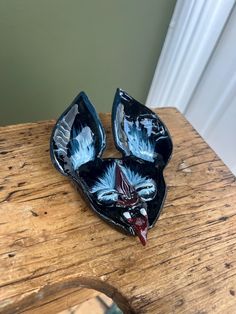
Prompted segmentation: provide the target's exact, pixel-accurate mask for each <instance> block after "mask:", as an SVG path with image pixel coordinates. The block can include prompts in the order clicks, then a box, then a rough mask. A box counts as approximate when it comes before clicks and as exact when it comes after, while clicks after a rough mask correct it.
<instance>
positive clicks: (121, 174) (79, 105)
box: [50, 89, 172, 245]
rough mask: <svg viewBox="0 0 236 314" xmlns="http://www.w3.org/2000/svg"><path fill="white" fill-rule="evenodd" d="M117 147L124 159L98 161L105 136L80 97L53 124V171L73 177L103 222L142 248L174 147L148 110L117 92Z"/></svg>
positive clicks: (114, 124)
mask: <svg viewBox="0 0 236 314" xmlns="http://www.w3.org/2000/svg"><path fill="white" fill-rule="evenodd" d="M112 127H113V134H114V140H115V143H116V147H117V148H118V149H119V150H120V151H121V152H122V155H123V158H121V159H114V158H104V159H102V158H101V155H102V152H103V150H104V148H105V132H104V129H103V127H102V125H101V121H100V120H99V117H98V115H97V114H96V112H95V109H94V107H93V106H92V104H91V103H90V101H89V99H88V98H87V96H86V95H85V93H83V92H82V93H80V94H79V95H78V96H77V97H76V98H75V100H74V101H73V103H72V104H71V105H70V106H69V108H68V109H67V110H66V111H65V112H64V113H63V114H62V116H61V117H60V118H59V120H58V121H57V123H56V125H55V127H54V130H53V132H52V137H51V143H50V153H51V159H52V162H53V164H54V165H55V167H56V168H57V170H59V171H60V172H61V173H62V174H64V175H68V176H70V177H71V179H72V180H73V182H74V183H75V184H76V186H77V187H78V188H79V189H80V190H82V191H83V193H84V195H85V196H86V198H87V200H88V201H89V203H90V205H91V207H92V208H93V210H94V211H95V212H96V213H97V214H98V215H99V216H100V217H102V218H103V219H104V220H106V221H107V222H109V223H111V224H112V225H114V226H115V227H117V228H118V229H120V230H122V231H125V232H128V233H129V234H131V235H135V234H136V235H138V236H139V238H140V241H141V242H142V244H144V245H145V244H146V237H147V230H148V228H151V227H153V225H154V224H155V222H156V220H157V218H158V217H159V215H160V211H161V208H162V206H163V202H164V199H165V194H166V185H165V181H164V178H163V170H164V167H165V166H166V164H167V162H168V160H169V158H170V156H171V153H172V141H171V138H170V135H169V132H168V130H167V128H166V127H165V125H164V124H163V122H162V121H161V120H160V119H159V118H158V116H157V115H156V114H155V113H153V112H152V111H151V110H150V109H148V108H147V107H145V106H143V105H142V104H140V103H139V102H137V101H136V100H135V99H133V98H132V97H130V96H129V95H128V94H127V93H125V92H124V91H122V90H120V89H118V90H117V92H116V95H115V99H114V103H113V110H112Z"/></svg>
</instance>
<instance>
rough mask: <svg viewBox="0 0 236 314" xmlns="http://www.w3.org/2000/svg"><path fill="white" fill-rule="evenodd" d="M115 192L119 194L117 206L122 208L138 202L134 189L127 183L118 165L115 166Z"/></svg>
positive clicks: (138, 198)
mask: <svg viewBox="0 0 236 314" xmlns="http://www.w3.org/2000/svg"><path fill="white" fill-rule="evenodd" d="M116 190H117V191H118V193H119V198H118V201H117V204H118V205H120V206H124V207H130V206H134V205H136V204H137V203H138V202H139V201H140V197H139V195H138V193H137V192H136V191H135V188H134V187H133V186H132V185H131V184H130V183H129V181H128V180H127V178H126V176H125V174H124V173H123V172H122V170H121V168H120V167H119V165H117V164H116Z"/></svg>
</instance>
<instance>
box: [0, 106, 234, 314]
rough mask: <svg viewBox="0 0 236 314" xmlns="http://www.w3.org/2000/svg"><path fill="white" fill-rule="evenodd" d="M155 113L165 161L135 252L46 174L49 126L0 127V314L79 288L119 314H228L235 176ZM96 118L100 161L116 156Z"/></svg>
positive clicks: (54, 175) (174, 122) (175, 116)
mask: <svg viewBox="0 0 236 314" xmlns="http://www.w3.org/2000/svg"><path fill="white" fill-rule="evenodd" d="M157 112H158V113H159V114H160V117H161V118H162V119H163V120H164V121H165V122H166V124H167V126H168V128H169V129H170V132H171V134H172V136H173V142H174V153H173V157H172V160H171V162H170V164H169V165H168V167H167V169H166V170H165V177H166V181H167V185H168V195H167V199H166V203H165V207H164V210H163V212H162V215H161V217H160V219H159V221H158V223H157V224H156V227H155V228H153V229H152V230H150V231H149V238H148V245H147V247H145V248H144V247H142V246H141V245H140V244H139V241H138V240H137V239H136V238H133V237H128V236H125V235H122V234H121V233H119V232H117V231H115V230H113V229H112V228H111V227H110V226H108V225H107V224H106V223H104V222H103V221H101V220H100V219H99V218H98V217H97V216H96V215H95V214H94V213H93V212H92V210H90V209H89V207H88V206H87V205H86V203H85V202H84V201H83V199H82V198H81V196H80V195H79V194H78V193H77V192H76V191H75V189H74V187H73V186H72V184H71V183H70V182H69V181H68V179H67V178H65V177H63V176H61V175H60V174H59V173H58V172H57V171H56V170H55V169H54V168H53V166H52V165H51V162H50V158H49V144H48V143H49V137H50V133H51V129H52V126H53V125H54V121H45V122H40V123H32V124H21V125H15V126H8V127H1V128H0V161H1V162H0V164H1V167H0V274H1V275H0V313H4V314H5V313H17V312H19V313H20V312H22V311H24V310H26V309H27V308H28V310H27V313H30V307H32V308H33V309H34V310H33V309H32V313H36V312H35V311H36V310H35V309H37V306H38V307H39V309H40V304H42V302H43V301H42V300H44V299H45V300H46V299H47V298H50V300H53V298H55V299H56V298H57V296H59V295H60V294H63V293H65V294H66V293H67V292H68V293H70V291H71V293H73V291H76V289H79V287H80V286H86V287H90V288H94V289H98V290H99V291H102V292H104V293H106V294H107V295H108V296H110V297H112V298H113V299H114V300H115V301H116V302H117V303H118V305H119V306H120V307H121V308H123V309H124V310H125V311H126V312H127V313H131V312H132V311H133V312H135V313H148V314H152V313H153V314H154V313H155V314H157V313H165V314H166V313H181V314H182V313H188V314H189V313H195V314H197V313H198V314H200V313H214V314H215V313H222V312H224V313H236V253H235V249H236V182H235V177H234V176H233V175H232V174H231V173H230V171H229V170H228V169H227V168H226V166H225V165H224V164H223V163H222V161H221V160H219V158H218V157H217V156H216V155H215V153H214V152H213V151H212V150H211V149H210V148H209V147H208V146H207V144H206V143H205V142H204V141H203V140H202V139H201V137H200V136H199V135H198V134H197V133H196V131H195V130H193V128H192V127H191V126H190V125H189V123H188V122H187V121H186V120H185V119H184V118H183V117H182V115H181V114H180V113H179V112H177V111H176V110H175V109H173V108H168V109H159V110H158V111H157ZM101 118H102V121H103V124H104V126H105V128H106V131H107V137H108V148H107V151H106V153H105V155H106V156H119V153H118V152H117V151H116V150H115V149H114V145H113V141H112V136H111V128H110V115H109V114H103V115H101ZM69 306H70V304H69ZM33 311H34V312H33ZM39 312H40V310H39Z"/></svg>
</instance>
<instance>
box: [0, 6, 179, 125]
mask: <svg viewBox="0 0 236 314" xmlns="http://www.w3.org/2000/svg"><path fill="white" fill-rule="evenodd" d="M174 5H175V0H146V1H145V0H116V1H115V0H97V1H95V0H93V1H92V0H0V42H1V45H0V95H1V102H0V109H1V111H0V124H1V125H4V124H10V123H19V122H27V121H36V120H42V119H50V118H55V117H57V116H58V115H59V114H60V113H61V112H62V111H63V110H64V108H65V106H66V105H67V104H69V103H70V101H71V100H72V99H73V98H74V96H75V95H76V94H77V93H78V92H79V91H81V90H84V91H85V92H86V93H88V95H89V97H90V99H91V100H92V102H93V103H94V104H95V105H96V108H97V110H98V111H103V112H106V111H110V109H111V105H112V101H113V96H114V93H115V89H116V87H121V88H123V89H125V90H126V91H127V92H129V93H130V94H131V95H132V96H134V97H135V98H137V99H138V100H140V101H145V99H146V96H147V92H148V89H149V86H150V83H151V80H152V77H153V73H154V70H155V66H156V63H157V61H158V57H159V54H160V51H161V48H162V45H163V42H164V38H165V35H166V32H167V28H168V24H169V22H170V18H171V15H172V12H173V9H174Z"/></svg>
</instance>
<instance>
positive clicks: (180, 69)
mask: <svg viewBox="0 0 236 314" xmlns="http://www.w3.org/2000/svg"><path fill="white" fill-rule="evenodd" d="M234 5H235V0H178V1H177V3H176V7H175V10H174V14H173V17H172V20H171V23H170V26H169V30H168V33H167V37H166V40H165V43H164V47H163V49H162V53H161V56H160V58H159V62H158V64H157V68H156V71H155V74H154V78H153V81H152V84H151V87H150V91H149V94H148V97H147V101H146V105H147V106H148V107H164V106H165V107H166V106H174V107H177V108H178V109H179V110H180V111H181V112H183V113H185V112H186V111H187V108H188V106H189V103H190V102H191V99H192V96H193V94H194V93H195V90H196V88H197V86H198V84H199V82H200V80H201V77H202V75H203V73H204V71H205V69H206V67H207V65H208V63H209V60H210V59H211V56H212V54H213V53H214V50H215V47H216V46H217V43H218V41H219V39H220V38H221V35H222V32H223V31H224V28H225V25H226V23H227V21H228V19H229V17H230V14H231V12H232V10H233V8H234Z"/></svg>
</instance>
